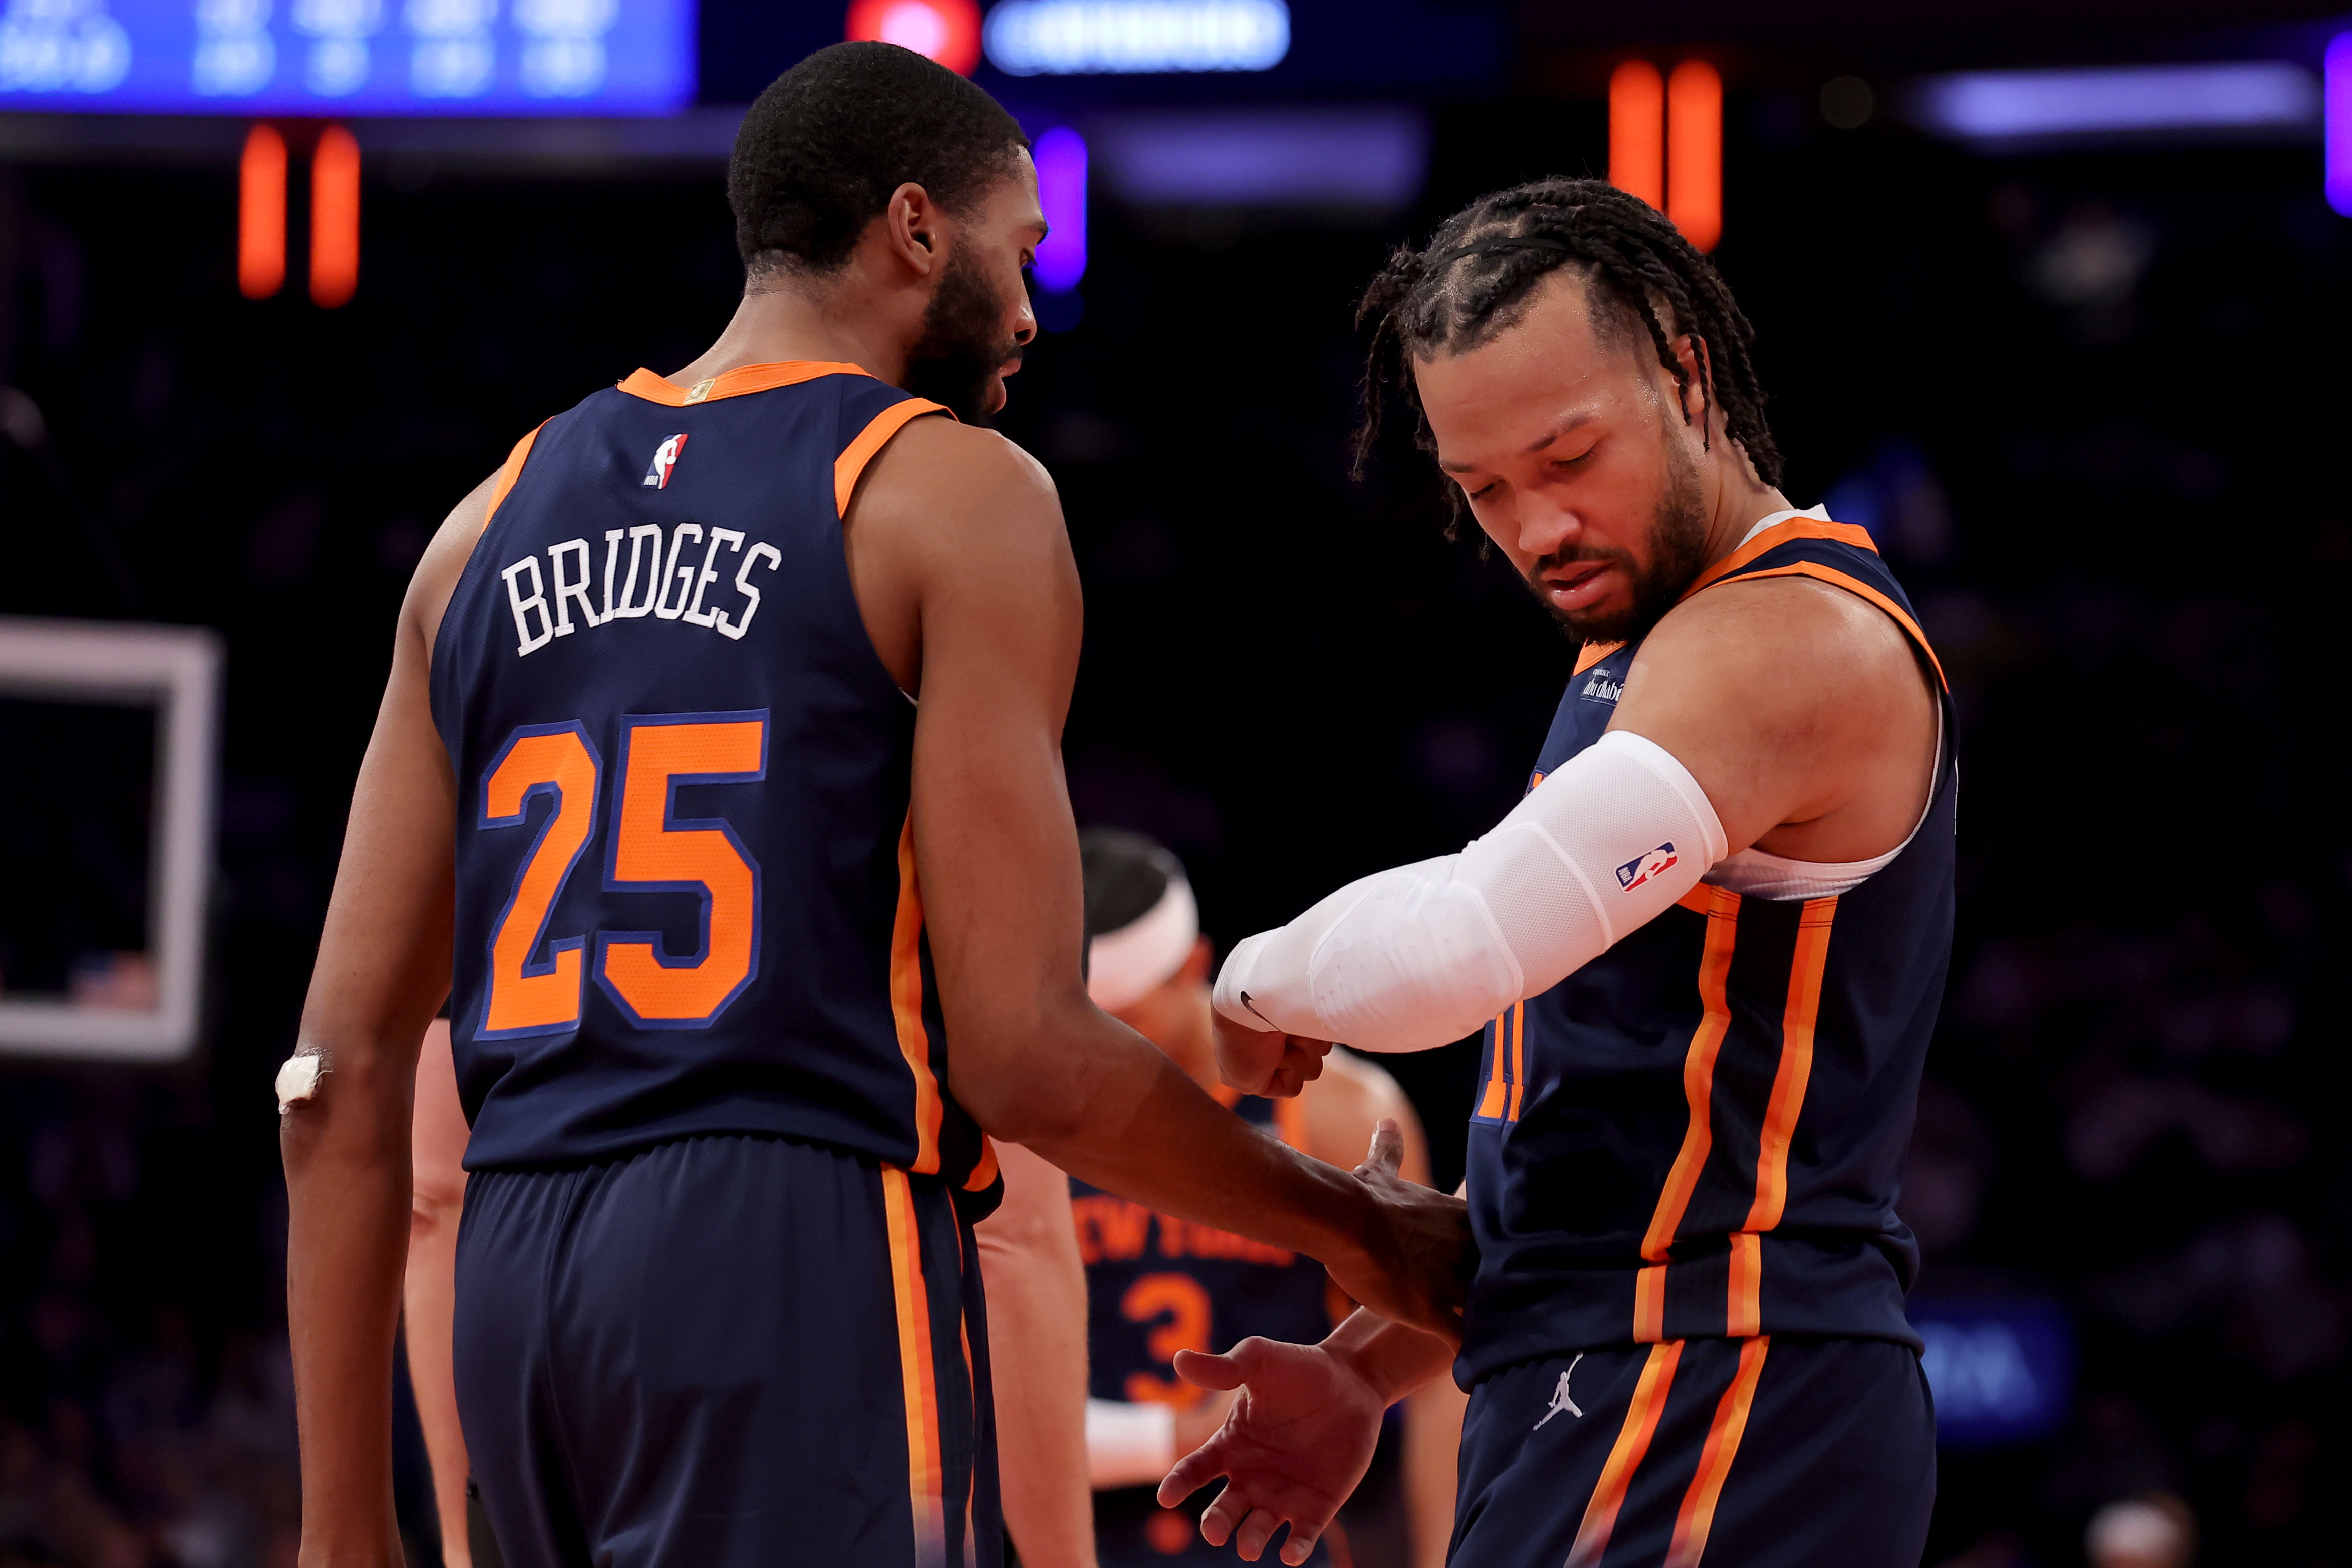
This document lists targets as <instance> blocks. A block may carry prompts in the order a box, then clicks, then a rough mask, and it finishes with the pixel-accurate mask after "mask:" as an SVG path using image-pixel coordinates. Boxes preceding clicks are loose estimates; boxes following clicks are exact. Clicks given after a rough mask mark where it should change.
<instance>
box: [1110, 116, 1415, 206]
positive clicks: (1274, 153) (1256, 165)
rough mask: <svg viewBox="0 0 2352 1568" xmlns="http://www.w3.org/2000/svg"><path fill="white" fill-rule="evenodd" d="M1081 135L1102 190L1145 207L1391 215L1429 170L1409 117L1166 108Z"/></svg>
mask: <svg viewBox="0 0 2352 1568" xmlns="http://www.w3.org/2000/svg"><path fill="white" fill-rule="evenodd" d="M1087 128H1088V129H1089V130H1090V131H1092V132H1094V147H1095V153H1096V155H1097V157H1098V158H1099V159H1100V160H1101V163H1102V172H1103V175H1104V179H1105V182H1106V184H1108V188H1109V189H1111V190H1112V191H1114V192H1116V193H1117V194H1118V196H1119V197H1120V198H1121V199H1122V200H1125V201H1129V202H1133V203H1134V204H1136V205H1139V206H1146V207H1177V208H1181V207H1217V208H1234V207H1241V208H1254V209H1273V210H1279V211H1286V212H1290V213H1302V212H1313V211H1335V212H1350V213H1393V212H1398V211H1401V210H1402V209H1403V208H1405V207H1408V206H1410V205H1412V202H1413V201H1414V199H1415V198H1417V197H1418V196H1419V195H1421V187H1422V182H1423V177H1424V176H1425V175H1426V174H1427V173H1428V169H1429V125H1428V122H1427V121H1424V120H1423V118H1422V117H1421V116H1420V114H1418V113H1417V112H1415V111H1414V110H1409V109H1356V108H1349V109H1204V110H1150V111H1133V112H1129V113H1122V114H1106V115H1103V116H1100V117H1099V118H1097V120H1095V121H1091V122H1090V123H1089V125H1088V127H1087Z"/></svg>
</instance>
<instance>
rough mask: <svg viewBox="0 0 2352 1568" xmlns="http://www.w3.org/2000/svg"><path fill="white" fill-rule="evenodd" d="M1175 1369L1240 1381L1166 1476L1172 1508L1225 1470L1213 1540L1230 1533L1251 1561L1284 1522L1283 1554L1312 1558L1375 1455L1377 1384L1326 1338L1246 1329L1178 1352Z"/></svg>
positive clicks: (1220, 1384)
mask: <svg viewBox="0 0 2352 1568" xmlns="http://www.w3.org/2000/svg"><path fill="white" fill-rule="evenodd" d="M1176 1373H1177V1375H1178V1376H1180V1377H1181V1378H1183V1379H1184V1380H1185V1381H1186V1382H1188V1383H1192V1384H1198V1385H1199V1386H1201V1387H1202V1388H1213V1389H1238V1390H1240V1394H1239V1396H1238V1397H1237V1398H1235V1399H1234V1405H1233V1409H1232V1411H1231V1412H1230V1413H1229V1414H1228V1415H1226V1417H1225V1424H1224V1425H1223V1426H1221V1427H1219V1428H1218V1430H1217V1433H1216V1436H1213V1437H1211V1438H1210V1439H1209V1440H1208V1441H1207V1442H1206V1443H1204V1444H1202V1446H1201V1447H1198V1448H1196V1449H1194V1450H1193V1451H1192V1453H1190V1454H1188V1455H1186V1456H1185V1457H1184V1458H1181V1459H1179V1460H1178V1461H1177V1462H1176V1467H1175V1468H1173V1469H1171V1470H1170V1471H1169V1472H1168V1476H1167V1479H1164V1480H1162V1481H1161V1482H1160V1505H1161V1506H1162V1507H1164V1508H1173V1507H1174V1506H1175V1505H1176V1504H1177V1503H1179V1502H1181V1501H1182V1500H1184V1499H1185V1498H1187V1497H1189V1496H1191V1495H1192V1493H1193V1492H1196V1491H1198V1490H1199V1489H1201V1488H1202V1487H1204V1486H1206V1485H1207V1484H1208V1483H1209V1482H1211V1481H1213V1480H1215V1479H1217V1478H1218V1477H1219V1476H1223V1477H1225V1478H1227V1479H1226V1483H1225V1489H1224V1490H1223V1491H1222V1492H1220V1493H1218V1494H1217V1500H1215V1501H1214V1502H1213V1503H1211V1504H1210V1505H1209V1510H1208V1512H1206V1513H1205V1514H1203V1515H1202V1517H1201V1536H1202V1540H1204V1541H1206V1542H1208V1543H1209V1544H1210V1545H1212V1546H1223V1544H1224V1543H1225V1542H1227V1541H1231V1542H1233V1543H1234V1551H1235V1552H1239V1553H1240V1554H1241V1559H1242V1561H1243V1562H1244V1563H1255V1562H1256V1561H1257V1560H1258V1555H1259V1553H1261V1552H1264V1551H1265V1546H1266V1542H1268V1541H1269V1540H1270V1539H1272V1537H1273V1535H1274V1533H1275V1531H1276V1530H1278V1529H1280V1528H1281V1527H1282V1526H1283V1525H1285V1524H1287V1525H1289V1526H1290V1539H1289V1540H1288V1541H1286V1542H1284V1543H1283V1548H1282V1553H1281V1560H1282V1561H1283V1562H1284V1563H1289V1564H1292V1565H1293V1568H1296V1565H1297V1564H1298V1563H1304V1562H1306V1561H1307V1554H1308V1553H1309V1552H1313V1551H1314V1550H1315V1542H1317V1541H1318V1539H1319V1538H1320V1537H1321V1536H1322V1534H1323V1531H1324V1529H1325V1528H1326V1527H1327V1526H1328V1525H1329V1524H1330V1522H1331V1519H1332V1516H1333V1515H1334V1514H1336V1513H1338V1512H1339V1505H1340V1504H1341V1503H1343V1502H1345V1501H1347V1500H1348V1496H1349V1493H1350V1492H1353V1491H1354V1490H1355V1489H1356V1485H1357V1483H1358V1482H1360V1481H1361V1480H1362V1479H1364V1471H1365V1470H1366V1468H1369V1467H1370V1464H1371V1462H1372V1449H1373V1447H1374V1446H1375V1445H1376V1444H1377V1443H1378V1442H1379V1441H1380V1436H1381V1408H1382V1407H1381V1397H1380V1395H1379V1394H1377V1393H1376V1392H1374V1390H1373V1389H1372V1387H1371V1385H1370V1384H1368V1383H1366V1382H1365V1381H1364V1380H1363V1378H1361V1377H1360V1376H1359V1375H1358V1374H1357V1373H1356V1372H1355V1370H1354V1369H1353V1368H1351V1367H1349V1365H1348V1364H1347V1363H1345V1362H1343V1361H1341V1360H1340V1359H1339V1357H1338V1356H1336V1355H1334V1354H1332V1353H1331V1352H1329V1351H1328V1350H1326V1349H1325V1348H1324V1347H1323V1346H1321V1345H1292V1344H1282V1343H1279V1342H1276V1341H1273V1340H1262V1339H1246V1340H1244V1341H1242V1342H1241V1343H1239V1344H1237V1345H1235V1346H1234V1348H1233V1349H1232V1350H1231V1351H1229V1352H1226V1353H1225V1354H1223V1355H1202V1354H1199V1353H1198V1352H1193V1351H1179V1352H1176Z"/></svg>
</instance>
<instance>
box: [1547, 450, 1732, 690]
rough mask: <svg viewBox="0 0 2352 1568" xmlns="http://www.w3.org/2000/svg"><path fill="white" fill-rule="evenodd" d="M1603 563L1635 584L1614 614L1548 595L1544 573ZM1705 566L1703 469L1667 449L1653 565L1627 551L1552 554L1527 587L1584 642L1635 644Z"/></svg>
mask: <svg viewBox="0 0 2352 1568" xmlns="http://www.w3.org/2000/svg"><path fill="white" fill-rule="evenodd" d="M1586 561H1603V562H1607V563H1609V564H1611V565H1612V566H1616V567H1618V568H1620V569H1622V571H1623V572H1624V574H1625V575H1626V577H1627V579H1628V580H1629V581H1630V582H1631V583H1632V584H1633V603H1632V604H1630V605H1627V606H1626V607H1625V608H1623V609H1622V610H1619V611H1618V612H1616V613H1615V614H1614V615H1599V616H1594V615H1579V614H1577V613H1576V612H1574V611H1567V610H1560V609H1558V608H1556V607H1554V605H1552V602H1551V599H1550V597H1549V595H1547V594H1545V592H1544V587H1543V574H1545V573H1546V572H1553V571H1558V570H1559V568H1561V567H1563V566H1568V565H1572V564H1575V563H1579V562H1586ZM1705 566H1706V496H1705V495H1704V494H1702V493H1701V491H1700V489H1699V482H1698V468H1697V466H1696V464H1694V463H1693V462H1692V461H1691V460H1690V458H1688V457H1687V456H1686V455H1685V454H1684V453H1683V452H1681V451H1680V450H1678V449H1676V448H1675V447H1667V449H1666V489H1665V493H1664V495H1662V496H1660V497H1659V498H1658V505H1657V510H1655V511H1654V512H1653V513H1652V514H1651V518H1650V564H1649V568H1648V570H1646V571H1640V572H1637V571H1635V570H1634V569H1633V557H1632V556H1630V555H1628V554H1626V553H1625V552H1623V551H1622V550H1580V551H1577V552H1574V553H1572V554H1553V555H1547V556H1545V557H1544V558H1543V559H1542V560H1540V561H1538V562H1537V563H1535V565H1534V566H1533V567H1532V568H1531V569H1530V570H1529V571H1528V588H1530V589H1531V590H1533V591H1534V594H1535V596H1536V602H1537V603H1538V604H1540V605H1543V607H1544V608H1545V610H1547V611H1549V613H1550V616H1551V618H1552V619H1553V620H1555V621H1558V622H1559V626H1560V629H1561V630H1562V631H1564V632H1566V633H1567V634H1568V635H1569V636H1570V637H1573V638H1575V639H1576V640H1577V641H1579V642H1587V643H1594V642H1632V641H1633V640H1635V639H1636V638H1638V637H1644V636H1647V635H1648V633H1649V630H1650V628H1651V627H1652V626H1656V625H1657V624H1658V622H1659V621H1660V620H1661V619H1663V618H1664V616H1665V613H1666V612H1667V611H1668V610H1671V609H1673V608H1674V607H1675V604H1676V602H1677V601H1679V600H1680V599H1681V598H1682V596H1683V595H1684V593H1685V591H1686V590H1687V589H1688V588H1689V587H1690V585H1691V584H1692V583H1694V582H1696V580H1697V578H1698V574H1699V572H1700V570H1701V569H1702V568H1703V567H1705Z"/></svg>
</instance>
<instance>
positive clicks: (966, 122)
mask: <svg viewBox="0 0 2352 1568" xmlns="http://www.w3.org/2000/svg"><path fill="white" fill-rule="evenodd" d="M1028 145H1029V138H1028V137H1026V136H1024V135H1023V134H1022V132H1021V125H1020V122H1019V121H1015V120H1014V119H1013V116H1011V115H1010V114H1007V113H1006V112H1005V111H1004V108H1003V105H1002V104H1000V103H998V102H997V101H996V100H994V99H992V98H991V97H989V96H988V94H987V93H986V92H985V91H984V90H982V89H980V88H978V87H975V86H973V85H972V84H971V82H968V81H966V80H965V79H963V78H961V77H960V76H958V75H956V73H955V72H953V71H951V70H950V69H948V68H947V67H945V66H943V65H940V64H938V63H937V62H935V61H932V60H929V59H926V58H924V57H922V56H921V55H919V54H917V53H915V52H914V51H913V50H912V49H902V48H900V47H898V45H896V44H876V43H856V44H835V45H833V46H832V47H829V48H823V49H819V50H817V51H816V53H814V54H813V55H811V56H809V57H808V58H806V59H803V61H801V63H800V64H798V65H796V66H794V67H793V68H792V69H790V70H788V71H786V72H785V73H784V74H783V75H782V76H780V77H778V78H777V79H775V80H774V81H772V82H771V83H769V84H768V89H767V90H766V91H765V92H763V93H761V95H760V96H759V98H758V99H757V100H754V101H753V103H752V105H751V110H749V111H748V112H747V113H745V114H744V116H743V125H742V129H740V130H739V131H738V132H736V133H735V153H734V156H733V157H732V158H731V159H730V160H729V162H728V165H727V203H728V205H730V206H731V207H733V208H734V209H735V248H736V250H737V252H738V253H739V254H740V255H741V256H742V258H743V266H744V268H745V269H746V270H747V271H750V272H751V273H754V274H757V273H760V272H762V271H767V270H770V269H772V268H774V267H776V266H778V265H787V266H795V267H799V268H805V269H806V270H809V271H812V272H830V271H833V270H834V269H835V268H838V267H840V266H841V264H842V263H843V262H845V261H846V260H848V259H849V253H850V251H851V250H852V249H853V248H855V247H856V244H857V237H858V236H859V235H861V234H863V233H865V232H866V225H867V224H869V223H872V222H873V221H874V220H875V219H876V218H877V217H879V216H881V215H882V212H883V209H884V208H885V207H887V205H889V201H890V193H891V192H892V191H895V190H897V189H898V187H899V186H900V185H902V184H907V183H908V182H909V181H911V182H913V183H914V184H919V185H920V186H922V187H923V189H925V190H926V191H928V192H929V193H930V195H931V199H932V200H934V201H936V202H938V203H939V204H940V205H942V206H944V207H946V208H948V209H949V210H950V212H958V211H965V210H968V209H969V208H970V206H971V204H972V203H974V202H975V201H977V200H978V199H979V198H980V196H981V195H982V194H983V193H984V192H986V191H987V190H988V188H989V187H990V186H991V185H992V184H995V182H996V181H997V180H999V179H1001V178H1003V176H1004V175H1005V174H1008V173H1010V172H1011V170H1012V167H1013V159H1014V156H1015V154H1016V153H1018V152H1019V151H1020V150H1021V149H1023V148H1025V147H1027V146H1028Z"/></svg>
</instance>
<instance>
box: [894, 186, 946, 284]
mask: <svg viewBox="0 0 2352 1568" xmlns="http://www.w3.org/2000/svg"><path fill="white" fill-rule="evenodd" d="M940 216H941V214H940V208H939V204H938V203H936V202H934V201H932V200H931V194H930V193H929V191H927V190H925V189H923V187H922V186H920V185H919V184H915V183H914V182H913V181H912V180H909V181H908V182H907V183H906V184H902V185H900V186H899V187H898V189H897V190H895V191H893V192H891V193H890V204H889V205H888V206H887V207H885V208H884V209H883V213H882V221H883V223H884V225H885V226H887V231H888V234H889V237H890V248H891V250H892V252H893V253H894V254H896V255H897V256H898V258H899V259H901V260H903V261H905V262H906V263H907V264H908V266H910V267H912V268H914V269H915V272H916V273H917V275H918V276H922V277H928V276H929V273H930V270H931V268H932V266H933V264H934V263H935V262H936V261H937V260H938V259H939V255H940Z"/></svg>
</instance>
